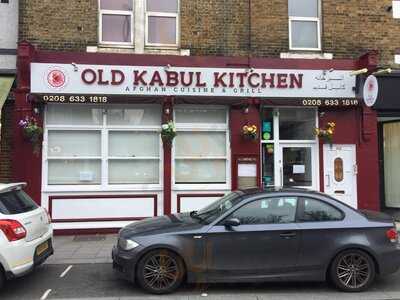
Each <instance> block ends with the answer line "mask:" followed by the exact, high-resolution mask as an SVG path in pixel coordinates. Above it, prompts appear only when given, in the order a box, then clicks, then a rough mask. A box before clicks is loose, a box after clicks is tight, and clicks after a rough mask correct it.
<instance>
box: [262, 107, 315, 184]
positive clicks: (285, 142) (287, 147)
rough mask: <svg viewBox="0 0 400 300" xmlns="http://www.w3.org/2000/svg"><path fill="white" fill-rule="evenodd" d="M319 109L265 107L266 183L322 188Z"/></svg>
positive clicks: (264, 159)
mask: <svg viewBox="0 0 400 300" xmlns="http://www.w3.org/2000/svg"><path fill="white" fill-rule="evenodd" d="M315 127H317V114H316V110H315V109H311V108H308V109H304V108H281V109H273V108H269V107H264V108H263V110H262V133H261V134H262V160H263V167H262V175H263V177H262V180H263V185H264V186H265V187H268V186H290V187H308V188H312V189H317V188H318V170H317V167H318V165H317V164H318V159H317V157H318V151H317V146H318V143H317V139H316V137H315V134H314V129H315Z"/></svg>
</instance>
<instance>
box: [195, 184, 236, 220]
mask: <svg viewBox="0 0 400 300" xmlns="http://www.w3.org/2000/svg"><path fill="white" fill-rule="evenodd" d="M242 195H243V192H241V191H236V192H231V193H229V194H227V195H225V196H224V197H222V198H220V199H218V200H216V201H215V202H213V203H211V204H210V205H208V206H206V207H204V208H203V209H201V210H199V211H197V213H196V215H197V216H198V217H200V218H202V220H203V221H204V222H205V223H207V224H209V223H211V222H213V221H214V220H215V219H217V218H218V217H219V216H221V215H223V214H224V213H225V212H226V211H228V210H229V209H231V208H232V207H233V206H235V205H236V204H237V203H238V202H240V200H241V196H242Z"/></svg>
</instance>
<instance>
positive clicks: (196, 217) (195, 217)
mask: <svg viewBox="0 0 400 300" xmlns="http://www.w3.org/2000/svg"><path fill="white" fill-rule="evenodd" d="M189 215H190V216H191V217H192V218H193V219H197V220H200V221H202V222H203V221H204V219H203V218H202V217H200V216H199V214H198V213H197V211H196V210H193V211H191V212H190V214H189Z"/></svg>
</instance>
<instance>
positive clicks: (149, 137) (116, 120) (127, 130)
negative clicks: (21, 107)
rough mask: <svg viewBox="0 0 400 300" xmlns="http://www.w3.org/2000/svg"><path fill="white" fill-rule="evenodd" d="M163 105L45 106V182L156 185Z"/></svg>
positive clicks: (158, 170)
mask: <svg viewBox="0 0 400 300" xmlns="http://www.w3.org/2000/svg"><path fill="white" fill-rule="evenodd" d="M160 120H161V108H160V107H159V106H157V105H154V106H152V105H148V106H139V105H138V106H129V107H128V106H124V107H122V106H106V107H101V108H99V107H95V106H80V105H48V107H47V113H46V130H45V142H46V141H47V143H45V145H46V144H47V151H45V164H46V167H47V184H48V185H71V184H74V185H101V186H103V187H107V186H110V187H111V186H114V185H137V184H146V185H159V184H160V152H161V151H160V148H161V143H160Z"/></svg>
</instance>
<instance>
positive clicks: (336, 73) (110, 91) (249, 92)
mask: <svg viewBox="0 0 400 300" xmlns="http://www.w3.org/2000/svg"><path fill="white" fill-rule="evenodd" d="M354 86H355V77H354V76H351V75H350V71H345V70H330V71H328V70H301V69H251V70H246V69H244V68H198V67H193V68H192V67H165V66H113V65H76V64H45V63H32V64H31V92H32V93H36V94H59V95H62V94H64V95H127V96H129V95H148V96H225V97H260V98H261V97H271V98H272V97H274V98H282V97H290V98H292V97H296V98H354V97H355V92H354Z"/></svg>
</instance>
